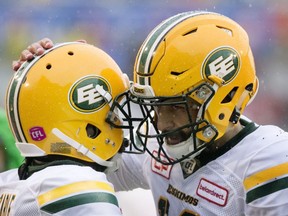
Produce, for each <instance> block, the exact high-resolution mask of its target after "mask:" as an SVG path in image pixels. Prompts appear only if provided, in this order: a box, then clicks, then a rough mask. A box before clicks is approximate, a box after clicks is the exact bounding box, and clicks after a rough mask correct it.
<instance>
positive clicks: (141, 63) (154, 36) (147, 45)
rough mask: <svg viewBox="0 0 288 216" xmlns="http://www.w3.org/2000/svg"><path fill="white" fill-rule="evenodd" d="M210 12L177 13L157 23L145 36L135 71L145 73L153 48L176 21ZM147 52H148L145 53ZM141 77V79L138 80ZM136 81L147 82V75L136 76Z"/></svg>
mask: <svg viewBox="0 0 288 216" xmlns="http://www.w3.org/2000/svg"><path fill="white" fill-rule="evenodd" d="M207 13H211V12H203V11H198V12H197V11H189V12H185V13H181V14H177V15H175V16H172V17H171V18H169V19H167V20H165V21H164V22H162V23H161V24H160V25H158V26H157V27H156V28H155V29H154V30H153V31H152V32H151V33H150V34H149V36H148V37H147V39H146V40H145V42H144V43H143V45H142V47H141V49H140V51H139V55H138V58H137V62H136V71H137V72H140V73H144V74H147V73H148V72H149V69H150V65H151V62H152V58H153V54H154V51H155V49H156V48H157V47H158V45H159V44H160V42H161V41H162V39H163V38H164V37H165V35H166V34H167V33H168V32H169V31H170V30H171V29H172V28H173V27H174V26H176V25H177V24H178V23H180V22H182V21H183V20H186V19H188V18H190V17H193V16H197V15H201V14H207ZM147 52H148V53H147ZM140 79H141V80H140ZM136 82H138V83H140V84H144V85H146V84H149V78H148V77H139V76H137V80H136Z"/></svg>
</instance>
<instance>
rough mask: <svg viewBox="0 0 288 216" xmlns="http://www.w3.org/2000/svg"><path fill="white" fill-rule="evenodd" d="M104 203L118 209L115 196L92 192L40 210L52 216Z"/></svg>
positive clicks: (51, 204) (59, 201)
mask: <svg viewBox="0 0 288 216" xmlns="http://www.w3.org/2000/svg"><path fill="white" fill-rule="evenodd" d="M97 202H105V203H111V204H113V205H116V206H117V207H118V201H117V198H116V196H115V195H113V194H111V193H105V192H92V193H84V194H78V195H75V196H70V197H67V198H64V199H61V200H57V201H55V202H52V203H50V204H48V205H46V206H42V207H41V210H43V211H45V212H49V213H50V214H54V213H57V212H60V211H63V210H65V209H69V208H72V207H75V206H79V205H85V204H89V203H97Z"/></svg>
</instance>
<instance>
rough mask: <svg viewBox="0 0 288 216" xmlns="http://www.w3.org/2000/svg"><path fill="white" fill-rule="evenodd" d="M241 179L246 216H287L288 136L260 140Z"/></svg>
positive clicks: (283, 134) (280, 135) (282, 135)
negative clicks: (261, 143) (260, 142)
mask: <svg viewBox="0 0 288 216" xmlns="http://www.w3.org/2000/svg"><path fill="white" fill-rule="evenodd" d="M262 142H263V144H264V143H267V142H268V143H271V144H269V145H266V144H264V145H263V148H259V150H258V151H257V152H256V154H255V155H254V157H253V159H252V160H251V161H250V166H249V168H248V169H247V173H246V175H245V176H246V177H245V179H244V182H243V183H244V189H245V192H246V204H247V215H286V214H287V209H288V199H287V197H288V136H287V134H286V133H284V132H283V133H280V134H277V135H276V134H275V137H274V139H273V136H272V137H269V138H267V140H266V137H265V136H264V137H263V140H262Z"/></svg>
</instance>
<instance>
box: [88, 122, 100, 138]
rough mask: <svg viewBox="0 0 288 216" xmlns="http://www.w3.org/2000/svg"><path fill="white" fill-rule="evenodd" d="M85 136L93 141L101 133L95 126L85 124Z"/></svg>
mask: <svg viewBox="0 0 288 216" xmlns="http://www.w3.org/2000/svg"><path fill="white" fill-rule="evenodd" d="M86 133H87V136H88V137H89V138H91V139H95V138H96V137H97V136H99V134H100V133H101V130H100V129H99V128H97V127H96V126H95V125H92V124H87V126H86Z"/></svg>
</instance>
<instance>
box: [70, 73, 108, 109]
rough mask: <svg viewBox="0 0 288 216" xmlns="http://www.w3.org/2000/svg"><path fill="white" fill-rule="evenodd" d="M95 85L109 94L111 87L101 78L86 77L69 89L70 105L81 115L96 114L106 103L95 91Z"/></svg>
mask: <svg viewBox="0 0 288 216" xmlns="http://www.w3.org/2000/svg"><path fill="white" fill-rule="evenodd" d="M97 85H99V86H101V87H102V88H103V89H104V90H105V91H108V92H110V93H111V87H110V85H109V83H108V82H107V81H106V80H105V79H104V78H103V77H100V76H87V77H84V78H81V79H80V80H78V81H77V82H75V83H74V84H73V85H72V87H71V88H70V91H69V103H70V105H71V106H72V107H73V108H74V109H75V110H77V111H79V112H83V113H91V112H96V111H98V110H99V109H101V108H102V107H103V106H105V105H106V104H107V102H106V100H105V98H103V97H102V95H101V94H100V93H99V92H98V91H97V90H96V86H97Z"/></svg>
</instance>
